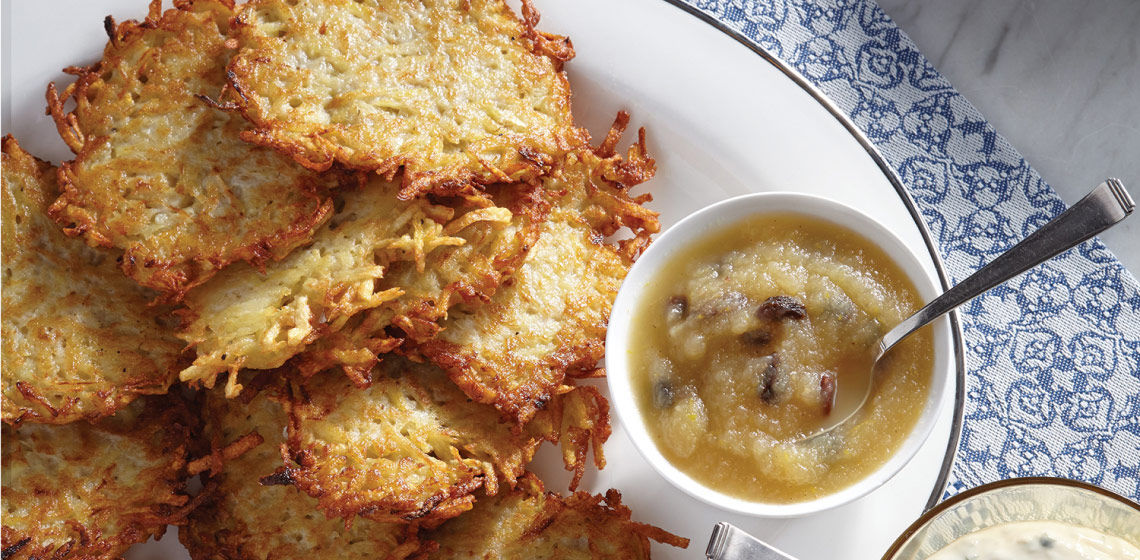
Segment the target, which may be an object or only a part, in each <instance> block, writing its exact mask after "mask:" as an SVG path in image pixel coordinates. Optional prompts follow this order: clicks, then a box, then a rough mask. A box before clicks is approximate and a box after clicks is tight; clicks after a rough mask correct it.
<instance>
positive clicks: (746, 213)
mask: <svg viewBox="0 0 1140 560" xmlns="http://www.w3.org/2000/svg"><path fill="white" fill-rule="evenodd" d="M939 293H940V290H939V289H938V288H937V283H936V279H935V277H934V276H933V273H930V272H928V271H927V270H926V268H924V267H923V266H922V264H921V261H920V260H919V258H918V257H917V256H916V255H915V253H913V252H912V251H911V250H910V249H909V248H908V247H907V245H906V244H905V243H903V242H902V241H901V240H900V239H899V238H898V237H897V236H895V235H894V234H893V233H891V232H890V231H889V230H887V229H886V228H885V227H884V226H882V225H880V224H879V223H878V222H876V221H875V220H874V219H872V218H870V217H869V216H867V215H865V214H863V213H861V212H859V211H857V210H855V209H853V208H850V207H848V206H846V205H843V204H841V203H838V202H835V201H832V200H830V199H826V198H822V197H818V196H814V195H806V194H801V193H784V192H776V193H759V194H751V195H746V196H741V197H737V198H733V199H729V200H726V201H723V202H720V203H718V204H714V205H712V206H709V207H707V208H704V209H702V210H700V211H698V212H696V213H694V214H692V215H690V216H688V217H687V218H685V219H684V220H682V221H680V222H678V223H677V224H676V225H674V226H673V227H672V228H670V229H669V230H667V231H666V232H665V233H663V234H662V235H661V236H660V237H659V238H658V239H657V240H656V241H654V243H653V245H651V246H650V247H649V249H648V250H647V251H646V252H645V253H644V254H643V255H642V256H641V257H640V259H639V260H638V261H637V262H636V263H635V264H634V266H633V267H632V268H631V270H630V272H629V275H628V276H627V277H626V280H625V282H624V283H623V284H622V288H621V290H620V292H619V293H618V296H617V298H616V300H615V302H614V307H613V311H612V313H611V315H610V324H609V331H608V334H607V338H606V362H605V363H606V370H607V378H608V380H609V381H608V382H609V385H610V393H611V397H612V399H611V400H612V402H613V403H614V408H615V410H616V411H617V415H618V418H619V420H620V421H621V423H622V425H623V427H624V428H625V429H626V431H627V433H628V434H629V436H630V438H631V439H632V441H633V442H634V445H635V447H637V449H638V451H639V452H640V453H641V454H642V455H643V456H644V457H645V458H646V460H647V461H648V462H649V463H650V464H651V465H652V466H653V467H654V468H655V469H657V471H658V472H660V473H661V475H662V476H663V477H664V478H666V479H667V480H669V481H670V482H671V483H673V484H674V485H675V486H677V487H679V488H680V489H681V490H683V491H685V492H687V493H688V494H690V495H692V496H694V497H696V498H698V499H700V500H703V501H705V502H707V503H710V504H713V505H715V506H719V507H722V508H725V509H728V510H731V511H735V512H739V513H746V514H751V515H759V516H770V517H791V516H799V515H806V514H810V513H814V512H818V511H822V510H825V509H830V508H833V507H836V506H839V505H842V504H845V503H848V502H850V501H852V500H855V499H856V498H858V497H861V496H863V495H865V494H867V493H868V492H870V491H872V490H874V489H875V488H877V487H879V486H881V485H882V484H884V483H885V482H886V481H887V480H888V479H890V478H891V477H892V476H893V475H894V474H895V473H897V472H898V471H899V470H900V469H901V468H902V467H903V465H904V464H905V463H906V462H907V461H909V460H910V459H911V458H912V457H913V456H914V454H915V453H916V452H917V451H918V449H919V447H920V446H921V445H922V443H923V442H924V441H925V440H926V438H927V437H928V436H929V435H930V432H931V430H932V428H933V425H934V422H935V420H936V419H937V417H938V412H939V406H940V403H941V402H942V394H941V393H942V388H943V387H945V386H946V382H947V378H948V376H949V375H950V366H949V364H950V361H951V354H952V344H951V343H950V340H951V334H950V327H949V323H948V320H946V319H945V318H943V319H940V320H939V321H937V322H935V323H934V324H932V325H930V326H929V327H927V328H926V329H924V330H922V331H919V332H918V333H916V334H914V335H912V336H911V337H909V338H908V339H906V340H905V341H903V342H902V343H901V344H900V345H899V346H897V347H896V348H895V349H893V350H892V351H891V352H890V354H888V356H886V357H885V358H884V360H885V362H880V365H879V370H878V372H877V374H876V376H875V379H874V382H873V383H874V384H873V388H872V392H871V397H870V399H869V401H868V404H867V406H866V407H865V408H864V409H863V412H862V413H861V414H860V415H859V416H857V417H856V418H854V419H853V420H852V421H850V422H848V423H846V424H844V425H843V426H841V427H839V428H837V429H836V430H833V431H832V432H829V433H827V434H826V435H823V436H820V437H817V438H810V439H805V436H806V435H808V434H813V433H815V432H816V431H817V430H818V428H819V427H820V426H822V425H826V423H827V420H828V418H829V415H830V414H831V413H832V411H833V410H836V411H839V410H843V409H844V407H845V406H850V404H848V403H847V402H846V400H849V399H855V400H858V399H859V398H861V396H862V394H863V392H864V390H865V388H866V383H868V382H869V381H870V376H869V375H868V372H869V371H870V366H871V355H872V353H871V351H872V345H874V344H875V342H876V341H877V340H878V338H879V337H880V336H882V335H883V334H884V333H886V332H887V331H888V330H889V329H890V328H891V327H893V326H894V325H896V324H898V323H899V322H901V321H902V320H903V319H904V318H906V317H907V316H909V315H910V314H911V313H913V312H914V311H917V310H918V309H920V308H921V307H922V306H923V305H924V304H925V302H927V301H930V300H931V299H933V298H934V297H936V296H937V295H938V294H939ZM836 413H837V414H838V413H839V412H836Z"/></svg>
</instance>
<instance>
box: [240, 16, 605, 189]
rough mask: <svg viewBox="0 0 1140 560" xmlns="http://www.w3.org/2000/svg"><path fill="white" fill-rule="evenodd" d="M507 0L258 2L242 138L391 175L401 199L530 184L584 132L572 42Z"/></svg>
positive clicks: (243, 84)
mask: <svg viewBox="0 0 1140 560" xmlns="http://www.w3.org/2000/svg"><path fill="white" fill-rule="evenodd" d="M523 13H524V18H523V19H520V18H519V17H518V16H517V15H515V13H514V12H513V11H512V10H511V8H510V7H509V6H507V4H506V2H504V1H503V0H428V1H425V2H405V1H402V0H365V1H353V0H301V1H299V2H297V1H286V0H255V1H253V2H250V3H249V4H246V5H244V6H242V8H241V9H240V11H239V15H238V18H237V20H236V27H237V33H238V37H239V42H240V49H241V50H240V52H239V53H238V54H237V55H235V56H234V58H233V61H232V62H231V63H230V67H229V70H230V84H231V86H232V87H233V92H232V93H233V95H232V97H233V98H234V99H235V104H236V105H237V106H238V107H240V109H241V111H242V113H243V114H244V115H245V116H246V118H248V119H249V121H250V122H251V123H252V124H253V127H254V129H253V130H251V131H248V132H244V133H243V135H242V137H243V138H245V139H246V140H248V141H251V142H254V143H256V144H260V145H263V146H273V147H275V148H277V149H279V150H281V151H283V152H285V153H288V154H291V155H292V156H293V157H294V158H296V160H297V161H299V162H301V163H302V164H304V165H306V166H308V167H310V168H313V169H318V170H323V169H327V168H328V167H329V166H330V165H332V164H333V163H334V162H341V163H343V164H345V165H347V166H349V167H352V168H355V169H363V170H370V171H376V172H378V173H381V174H389V175H390V174H392V173H394V172H396V171H397V170H398V169H399V168H401V167H402V168H403V170H404V174H403V189H402V193H401V197H402V198H405V199H406V198H411V197H413V196H416V195H418V194H421V193H424V192H434V193H437V194H454V193H455V192H456V189H460V188H463V187H464V186H465V185H470V184H490V183H499V182H511V181H524V180H529V179H533V178H535V177H537V176H539V175H541V174H543V173H545V172H546V171H547V170H548V169H549V168H550V166H551V165H553V164H554V163H555V161H556V160H557V159H558V158H560V156H561V155H562V154H564V153H566V151H567V150H569V149H572V148H574V147H577V146H579V145H581V144H583V143H584V142H585V141H586V135H585V134H584V132H582V131H581V130H579V129H577V128H576V127H575V126H574V124H573V119H572V116H571V114H570V86H569V84H568V82H567V80H566V77H565V75H564V74H563V73H562V71H561V68H562V63H563V62H564V61H565V60H567V59H569V58H570V57H572V56H573V48H572V46H571V45H570V41H569V40H568V39H566V38H564V37H558V36H554V35H549V34H545V33H541V32H538V31H536V30H535V29H534V25H535V24H536V23H537V21H538V15H537V12H535V11H534V10H533V8H532V7H531V6H530V5H529V4H527V3H524V6H523Z"/></svg>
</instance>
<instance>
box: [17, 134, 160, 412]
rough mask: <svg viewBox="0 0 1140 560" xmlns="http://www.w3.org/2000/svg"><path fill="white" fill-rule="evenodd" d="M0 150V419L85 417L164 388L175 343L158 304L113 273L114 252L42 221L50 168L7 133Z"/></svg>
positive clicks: (51, 190) (50, 192)
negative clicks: (0, 318) (0, 308)
mask: <svg viewBox="0 0 1140 560" xmlns="http://www.w3.org/2000/svg"><path fill="white" fill-rule="evenodd" d="M3 154H4V155H3V161H4V163H3V171H2V175H3V180H2V181H3V202H2V204H3V219H2V220H0V221H2V222H3V225H2V226H0V227H2V228H3V265H4V281H3V284H4V289H3V310H4V314H3V334H2V336H0V358H2V370H3V372H2V378H3V381H2V384H3V398H2V400H0V402H2V407H0V408H3V420H4V422H7V423H14V424H19V423H20V422H43V423H51V424H65V423H68V422H74V421H76V420H84V419H85V420H95V419H98V418H101V417H104V416H108V415H110V414H113V413H114V412H115V411H116V410H118V409H120V408H123V407H124V406H126V405H127V404H128V403H130V402H131V401H132V400H134V399H135V398H137V397H138V396H139V395H144V394H153V393H165V392H166V391H167V389H168V388H169V387H170V384H171V383H173V382H174V380H175V379H176V377H177V374H178V369H179V367H180V363H179V354H180V353H181V351H182V343H181V342H180V341H179V340H178V339H177V338H176V337H175V336H174V335H173V321H172V320H165V321H164V313H163V309H162V308H158V307H151V306H149V305H148V303H149V302H150V301H151V300H152V299H153V298H154V297H155V293H154V292H152V291H150V290H147V289H145V288H142V287H141V286H139V285H138V284H136V283H134V282H133V281H131V279H130V278H127V277H126V276H123V273H122V272H121V271H119V269H118V267H117V266H116V264H115V256H114V254H112V253H110V252H108V251H103V250H99V249H93V248H91V247H88V246H87V245H85V244H84V243H83V241H81V240H79V239H71V238H68V237H67V236H66V235H64V234H63V232H62V231H60V229H59V227H58V226H57V225H56V224H55V223H54V222H52V221H51V219H50V218H49V217H48V215H47V206H48V204H49V203H50V202H51V200H52V199H54V198H55V196H56V194H57V186H56V185H57V183H56V169H55V168H54V167H52V166H51V164H49V163H47V162H44V161H40V160H37V159H36V158H34V157H32V156H31V155H29V154H28V153H27V152H25V151H23V150H22V149H21V148H20V145H19V143H18V142H16V140H15V139H14V138H12V137H11V136H8V137H5V138H4V141H3ZM167 319H169V318H168V317H167ZM164 325H165V326H164Z"/></svg>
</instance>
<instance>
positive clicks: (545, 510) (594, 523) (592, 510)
mask: <svg viewBox="0 0 1140 560" xmlns="http://www.w3.org/2000/svg"><path fill="white" fill-rule="evenodd" d="M422 535H423V539H424V540H425V541H434V542H435V543H436V544H438V546H439V548H438V549H437V550H436V551H434V552H433V553H425V554H422V556H421V558H440V559H443V558H446V559H464V558H470V559H476V558H478V559H487V558H495V559H497V560H511V559H520V560H521V559H526V560H553V559H562V560H572V559H578V558H581V559H598V558H615V559H616V558H621V559H622V560H628V559H634V558H649V544H650V543H649V540H650V539H652V540H655V541H657V542H659V543H664V544H669V545H672V546H678V547H681V548H688V546H689V539H685V538H681V537H678V536H676V535H674V534H672V533H669V532H668V531H665V530H663V529H659V528H657V527H654V526H652V525H646V524H644V523H637V522H635V521H632V520H630V510H629V508H628V507H626V506H624V505H622V503H621V493H619V492H618V491H617V490H610V491H608V492H606V495H605V497H604V498H603V497H602V496H598V495H593V494H589V493H587V492H577V493H574V494H573V495H570V496H567V497H562V496H559V495H558V494H554V493H550V492H543V487H542V482H541V481H539V480H538V478H536V477H535V476H534V475H531V474H530V473H527V474H526V475H525V476H523V477H520V479H519V483H518V485H517V486H516V487H515V488H514V489H513V490H509V491H505V492H500V493H499V494H498V495H495V496H487V497H483V498H480V499H479V501H478V502H476V503H475V507H474V509H472V510H471V511H470V512H468V513H465V514H463V515H462V516H460V517H458V518H456V519H452V520H451V521H448V522H447V523H444V524H443V525H442V526H440V527H439V528H438V529H435V530H433V531H427V532H424V533H422Z"/></svg>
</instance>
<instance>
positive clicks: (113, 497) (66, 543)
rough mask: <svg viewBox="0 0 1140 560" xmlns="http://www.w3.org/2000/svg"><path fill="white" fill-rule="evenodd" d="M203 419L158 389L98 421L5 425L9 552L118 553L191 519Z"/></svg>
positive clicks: (40, 554)
mask: <svg viewBox="0 0 1140 560" xmlns="http://www.w3.org/2000/svg"><path fill="white" fill-rule="evenodd" d="M194 423H195V419H194V418H193V417H192V416H190V414H189V413H188V411H187V409H186V407H185V405H184V404H182V403H181V402H180V401H178V400H176V399H175V398H173V397H166V396H153V397H146V398H143V399H139V400H136V401H135V402H133V403H131V404H130V405H129V406H127V407H126V408H124V409H123V410H121V411H119V413H118V414H116V415H114V416H112V417H110V418H105V419H103V420H101V421H99V422H98V423H96V424H90V423H87V422H75V423H72V424H68V425H65V426H50V425H41V424H24V425H22V426H20V427H18V428H13V427H11V426H8V425H4V427H3V432H4V434H3V439H4V446H3V469H2V471H3V475H2V476H3V502H4V504H3V506H4V519H3V550H4V558H5V559H12V560H15V559H22V558H28V559H32V558H118V557H119V556H120V555H121V554H122V553H123V552H124V551H125V550H126V549H127V548H128V547H129V546H130V545H131V544H134V543H138V542H143V541H145V540H147V539H148V538H150V537H152V536H153V537H158V536H161V535H162V534H163V532H165V531H166V526H167V525H168V524H180V523H182V522H183V521H184V519H185V516H186V514H187V512H188V510H189V509H190V506H189V503H190V499H189V497H188V496H187V495H186V494H185V493H184V492H183V489H184V486H185V483H186V480H187V478H188V475H187V474H186V469H185V467H186V457H187V449H188V446H189V443H190V436H191V430H192V429H193V427H194V426H193V425H194Z"/></svg>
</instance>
